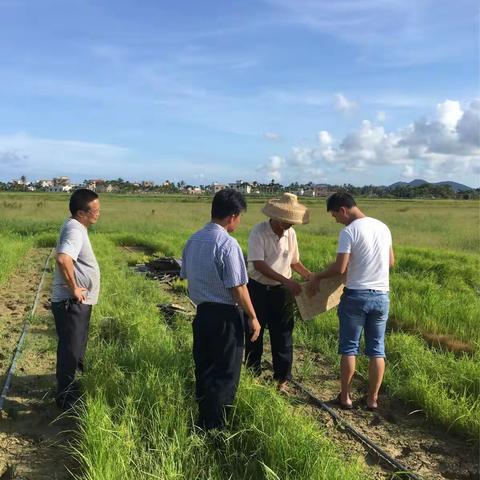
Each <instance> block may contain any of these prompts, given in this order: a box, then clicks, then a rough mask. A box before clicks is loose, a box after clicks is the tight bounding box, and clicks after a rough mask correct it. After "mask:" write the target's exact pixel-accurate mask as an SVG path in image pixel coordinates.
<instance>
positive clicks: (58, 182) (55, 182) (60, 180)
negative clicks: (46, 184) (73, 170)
mask: <svg viewBox="0 0 480 480" xmlns="http://www.w3.org/2000/svg"><path fill="white" fill-rule="evenodd" d="M52 182H53V185H54V186H56V185H69V184H70V179H69V178H68V177H56V178H54V179H53V180H52Z"/></svg>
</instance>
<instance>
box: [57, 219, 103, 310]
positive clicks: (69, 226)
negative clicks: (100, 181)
mask: <svg viewBox="0 0 480 480" xmlns="http://www.w3.org/2000/svg"><path fill="white" fill-rule="evenodd" d="M57 253H65V254H66V255H68V256H69V257H71V258H72V260H73V271H74V274H75V280H76V282H77V285H78V286H79V287H83V288H86V289H87V299H86V300H85V301H84V302H83V303H85V305H95V304H96V303H97V301H98V294H99V292H100V268H99V266H98V263H97V259H96V258H95V254H94V253H93V250H92V245H91V244H90V239H89V238H88V232H87V229H86V227H85V226H83V225H82V224H81V223H80V222H79V221H78V220H75V219H74V218H69V219H68V220H66V221H65V223H64V224H63V226H62V229H61V230H60V238H59V240H58V243H57ZM68 298H72V292H71V291H70V288H69V287H68V285H67V282H66V281H65V278H64V277H63V274H62V273H61V272H60V270H59V268H58V265H57V266H56V268H55V275H54V277H53V284H52V302H61V301H63V300H67V299H68Z"/></svg>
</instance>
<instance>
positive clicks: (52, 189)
mask: <svg viewBox="0 0 480 480" xmlns="http://www.w3.org/2000/svg"><path fill="white" fill-rule="evenodd" d="M48 190H49V191H50V192H67V193H70V192H71V191H72V190H73V185H53V186H52V187H50V188H49V189H48Z"/></svg>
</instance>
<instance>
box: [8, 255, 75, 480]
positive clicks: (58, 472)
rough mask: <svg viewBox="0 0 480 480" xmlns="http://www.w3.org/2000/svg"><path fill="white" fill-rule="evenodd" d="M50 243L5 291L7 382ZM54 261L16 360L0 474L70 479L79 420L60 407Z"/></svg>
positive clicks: (38, 479) (22, 267)
mask: <svg viewBox="0 0 480 480" xmlns="http://www.w3.org/2000/svg"><path fill="white" fill-rule="evenodd" d="M49 252H50V249H49V248H34V249H32V250H31V251H30V252H29V253H28V254H27V255H26V257H25V258H24V259H23V261H22V262H21V264H20V265H19V267H18V269H17V271H16V272H15V273H14V274H13V275H12V277H11V278H10V280H9V282H8V284H7V287H6V288H4V289H3V290H2V292H1V293H0V325H1V326H0V351H1V352H2V353H3V354H4V358H2V359H1V363H0V367H1V374H2V377H1V379H2V383H1V385H2V387H3V383H4V381H5V374H6V372H7V369H8V368H9V366H10V362H11V358H12V353H13V350H14V348H15V346H16V344H17V342H18V339H19V337H20V332H21V329H22V327H23V323H24V321H25V318H26V317H27V315H28V314H29V312H30V310H31V307H32V304H33V301H34V297H35V293H36V289H37V286H38V284H39V282H40V277H41V274H42V271H43V266H44V263H45V260H46V258H47V256H48V254H49ZM51 273H52V264H51V265H50V266H49V267H48V269H47V277H46V281H45V283H44V286H43V289H42V292H41V298H40V302H39V304H38V307H37V310H36V312H35V317H34V318H33V319H32V320H31V322H30V328H29V332H28V334H27V337H26V341H25V344H24V347H23V350H22V352H21V355H20V358H19V360H18V362H17V368H16V371H15V374H14V376H13V379H12V383H11V387H10V391H9V393H8V397H7V399H6V401H5V404H4V409H3V411H2V412H1V419H0V475H2V474H4V475H5V478H12V479H14V478H18V479H27V478H28V479H29V480H43V479H45V480H46V479H49V480H50V479H59V480H61V479H67V478H71V475H70V474H69V471H68V469H71V468H73V467H74V464H73V461H72V459H71V458H69V455H68V454H67V452H66V450H65V448H64V447H65V446H66V445H67V442H68V439H69V438H71V434H70V433H68V432H71V431H72V429H73V428H74V427H75V422H74V420H73V419H72V418H68V417H67V416H62V417H59V416H60V414H61V412H60V410H58V409H57V407H56V406H55V401H54V392H55V350H56V334H55V327H54V322H53V318H52V317H51V313H50V286H51V276H52V275H51ZM1 478H3V477H1Z"/></svg>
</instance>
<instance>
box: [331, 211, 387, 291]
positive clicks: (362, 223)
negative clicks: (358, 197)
mask: <svg viewBox="0 0 480 480" xmlns="http://www.w3.org/2000/svg"><path fill="white" fill-rule="evenodd" d="M391 246H392V234H391V233H390V230H389V228H388V227H387V226H386V225H385V224H384V223H382V222H380V221H379V220H376V219H375V218H370V217H364V218H359V219H357V220H354V221H353V222H352V223H351V224H350V225H347V226H346V227H345V228H343V229H342V231H341V232H340V236H339V239H338V253H349V254H350V261H349V264H348V270H347V284H346V286H347V288H351V289H353V290H366V289H372V290H382V291H385V292H388V291H389V289H390V286H389V273H390V247H391Z"/></svg>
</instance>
